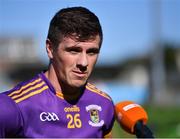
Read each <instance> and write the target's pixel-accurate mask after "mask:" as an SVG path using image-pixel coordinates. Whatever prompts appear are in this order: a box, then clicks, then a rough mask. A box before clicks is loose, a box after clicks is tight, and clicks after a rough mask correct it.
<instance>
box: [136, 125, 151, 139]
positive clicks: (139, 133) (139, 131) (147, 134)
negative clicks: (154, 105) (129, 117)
mask: <svg viewBox="0 0 180 139" xmlns="http://www.w3.org/2000/svg"><path fill="white" fill-rule="evenodd" d="M134 132H135V134H136V137H137V138H154V136H153V133H152V131H151V130H150V129H149V128H148V127H147V126H146V125H144V124H143V123H142V121H138V122H137V123H136V124H135V126H134Z"/></svg>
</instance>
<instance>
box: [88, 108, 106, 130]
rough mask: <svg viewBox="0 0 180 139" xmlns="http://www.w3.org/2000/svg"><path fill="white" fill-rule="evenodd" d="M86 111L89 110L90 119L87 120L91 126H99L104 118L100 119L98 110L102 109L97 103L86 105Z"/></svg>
mask: <svg viewBox="0 0 180 139" xmlns="http://www.w3.org/2000/svg"><path fill="white" fill-rule="evenodd" d="M86 111H87V112H89V115H90V120H89V121H88V123H89V125H91V126H93V127H99V126H102V125H103V124H104V120H100V118H99V111H102V108H101V107H100V106H98V105H88V106H87V107H86Z"/></svg>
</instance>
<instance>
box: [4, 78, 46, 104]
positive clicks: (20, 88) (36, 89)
mask: <svg viewBox="0 0 180 139" xmlns="http://www.w3.org/2000/svg"><path fill="white" fill-rule="evenodd" d="M47 88H48V86H47V85H46V83H45V81H44V80H43V79H42V78H41V77H40V76H35V77H34V78H32V79H30V80H28V81H25V82H21V83H19V84H18V85H17V86H15V87H14V88H13V89H11V90H9V91H7V92H5V93H6V95H7V96H9V97H10V98H11V99H12V100H14V102H15V103H19V102H21V101H24V100H26V99H28V98H30V97H33V96H34V95H37V94H40V93H42V92H43V91H44V90H46V89H47Z"/></svg>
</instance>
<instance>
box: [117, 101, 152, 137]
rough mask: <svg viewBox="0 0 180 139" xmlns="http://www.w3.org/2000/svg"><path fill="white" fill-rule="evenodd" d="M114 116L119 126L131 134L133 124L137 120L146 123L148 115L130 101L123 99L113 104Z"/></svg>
mask: <svg viewBox="0 0 180 139" xmlns="http://www.w3.org/2000/svg"><path fill="white" fill-rule="evenodd" d="M115 112H116V118H117V120H118V122H119V123H120V125H121V127H122V128H123V129H124V130H126V131H127V132H129V133H131V134H135V133H134V126H135V124H136V123H137V122H138V121H142V122H143V124H146V123H147V120H148V116H147V113H146V111H145V110H144V109H143V108H142V107H141V106H140V105H139V104H136V103H134V102H132V101H123V102H119V103H117V104H116V105H115Z"/></svg>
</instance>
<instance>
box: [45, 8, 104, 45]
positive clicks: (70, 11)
mask: <svg viewBox="0 0 180 139" xmlns="http://www.w3.org/2000/svg"><path fill="white" fill-rule="evenodd" d="M97 35H99V37H100V44H99V45H100V46H101V44H102V40H103V33H102V28H101V25H100V22H99V19H98V17H97V16H96V15H95V14H94V13H92V12H91V11H90V10H88V9H87V8H84V7H69V8H64V9H61V10H60V11H58V12H57V13H56V14H55V16H54V17H53V18H52V20H51V22H50V26H49V31H48V36H47V38H48V39H49V40H50V41H51V42H52V44H53V45H54V46H55V47H57V46H58V44H59V43H60V42H61V40H62V38H63V37H71V36H72V37H76V39H77V40H78V41H86V40H89V39H92V40H93V39H95V37H96V36H97Z"/></svg>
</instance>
